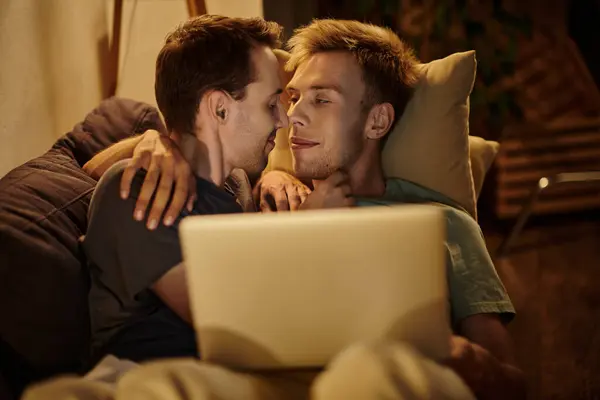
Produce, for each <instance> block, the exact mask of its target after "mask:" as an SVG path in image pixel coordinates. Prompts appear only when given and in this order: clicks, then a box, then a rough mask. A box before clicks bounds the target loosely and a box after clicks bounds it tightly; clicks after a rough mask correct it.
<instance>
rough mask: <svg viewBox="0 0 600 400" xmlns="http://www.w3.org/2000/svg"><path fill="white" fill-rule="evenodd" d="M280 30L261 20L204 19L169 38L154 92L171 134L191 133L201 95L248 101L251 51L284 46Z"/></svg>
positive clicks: (158, 62)
mask: <svg viewBox="0 0 600 400" xmlns="http://www.w3.org/2000/svg"><path fill="white" fill-rule="evenodd" d="M280 37H281V26H279V25H278V24H277V23H275V22H268V21H265V20H263V19H262V18H229V17H223V16H219V15H203V16H200V17H197V18H193V19H190V20H189V21H187V22H185V23H183V24H182V25H180V26H179V27H178V28H177V29H176V30H175V31H173V32H172V33H170V34H169V35H168V36H167V38H166V42H165V45H164V46H163V48H162V49H161V51H160V53H159V54H158V58H157V59H156V80H155V84H154V91H155V95H156V102H157V104H158V108H159V109H160V111H161V112H162V114H163V116H164V117H165V122H166V124H167V128H168V129H169V130H170V131H177V132H181V133H192V132H193V131H194V124H195V120H196V112H197V110H198V106H199V105H200V100H201V99H202V95H203V94H204V93H206V92H207V91H209V90H223V91H225V92H227V93H229V94H230V95H231V96H232V97H233V98H234V99H236V100H241V99H243V98H244V97H245V95H246V91H245V89H246V86H248V84H250V83H251V82H252V81H253V80H254V79H255V71H253V64H252V59H251V50H252V49H253V48H254V47H255V46H260V45H264V46H269V47H271V48H277V47H279V46H280Z"/></svg>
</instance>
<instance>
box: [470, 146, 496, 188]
mask: <svg viewBox="0 0 600 400" xmlns="http://www.w3.org/2000/svg"><path fill="white" fill-rule="evenodd" d="M499 147H500V143H498V142H494V141H492V140H485V139H482V138H480V137H477V136H469V156H470V157H469V158H470V159H471V172H472V173H473V184H474V186H475V196H476V197H477V198H479V195H480V194H481V188H482V186H483V181H484V180H485V175H486V174H487V172H488V171H489V169H490V167H491V166H492V163H493V162H494V159H495V158H496V154H498V148H499Z"/></svg>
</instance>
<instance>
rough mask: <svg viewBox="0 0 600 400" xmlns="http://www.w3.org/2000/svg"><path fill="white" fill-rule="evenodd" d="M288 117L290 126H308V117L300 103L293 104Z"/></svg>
mask: <svg viewBox="0 0 600 400" xmlns="http://www.w3.org/2000/svg"><path fill="white" fill-rule="evenodd" d="M287 116H288V119H289V124H290V125H300V126H303V125H305V124H306V115H305V113H304V112H302V107H301V105H300V102H297V103H295V104H292V105H291V106H290V108H289V109H288V112H287Z"/></svg>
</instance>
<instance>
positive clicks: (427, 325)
mask: <svg viewBox="0 0 600 400" xmlns="http://www.w3.org/2000/svg"><path fill="white" fill-rule="evenodd" d="M444 235H445V219H444V216H443V211H442V210H441V209H439V208H438V207H436V206H426V205H420V206H416V205H414V206H413V205H411V206H395V207H367V208H355V209H345V210H334V211H325V210H323V211H304V212H297V213H278V214H275V213H272V214H237V215H231V214H230V215H216V216H197V217H188V218H186V219H184V220H183V221H182V224H181V227H180V237H181V243H182V248H183V254H184V263H185V265H186V271H187V280H188V284H189V293H190V303H191V310H192V315H193V320H194V328H195V330H196V334H197V338H198V344H199V350H200V353H201V357H202V358H203V359H204V360H206V361H209V362H214V363H218V364H222V365H227V366H231V367H236V368H243V369H279V368H302V367H322V366H324V365H326V364H327V363H328V361H330V360H331V359H332V358H333V357H334V356H335V355H336V354H338V353H339V352H340V351H342V350H343V349H344V348H345V347H347V346H349V345H351V344H353V343H356V342H363V341H371V340H377V339H381V338H387V339H394V340H402V341H406V342H408V343H410V344H412V345H414V346H415V347H416V348H417V349H418V350H420V351H421V352H422V353H424V354H425V355H426V356H429V357H431V358H433V359H442V358H444V357H446V356H447V355H448V353H449V337H450V335H451V331H450V323H449V311H448V295H447V282H446V268H445V252H444Z"/></svg>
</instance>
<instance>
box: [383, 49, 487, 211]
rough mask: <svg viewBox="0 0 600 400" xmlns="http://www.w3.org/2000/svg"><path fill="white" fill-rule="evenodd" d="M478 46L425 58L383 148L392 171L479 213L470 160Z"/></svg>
mask: <svg viewBox="0 0 600 400" xmlns="http://www.w3.org/2000/svg"><path fill="white" fill-rule="evenodd" d="M476 64H477V62H476V60H475V52H474V51H468V52H465V53H456V54H452V55H450V56H448V57H446V58H444V59H441V60H435V61H432V62H430V63H428V64H421V65H420V66H419V68H420V75H421V77H420V80H419V83H418V85H417V88H416V90H415V93H414V94H413V97H412V99H411V100H410V102H409V103H408V105H407V107H406V110H405V112H404V114H403V115H402V117H401V118H400V120H399V121H398V123H397V124H396V127H395V128H394V130H393V131H392V132H391V133H390V134H389V135H390V137H389V139H388V142H387V144H386V145H385V147H384V149H383V157H382V162H383V170H384V173H385V175H386V176H387V177H393V178H402V179H405V180H408V181H411V182H414V183H417V184H419V185H422V186H425V187H427V188H430V189H433V190H435V191H437V192H439V193H442V194H444V195H446V196H447V197H449V198H451V199H452V200H454V201H456V202H457V203H459V204H460V205H461V206H463V207H464V208H465V209H466V210H467V211H468V212H469V213H470V214H471V215H473V217H475V218H476V217H477V209H476V194H475V186H474V183H473V177H472V175H471V168H470V165H469V164H470V162H469V140H468V137H469V136H468V135H469V95H470V94H471V90H472V88H473V82H474V80H475V71H476Z"/></svg>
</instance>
